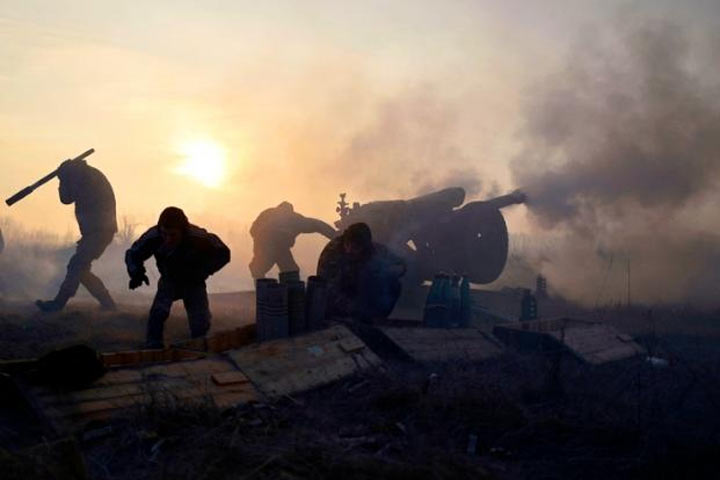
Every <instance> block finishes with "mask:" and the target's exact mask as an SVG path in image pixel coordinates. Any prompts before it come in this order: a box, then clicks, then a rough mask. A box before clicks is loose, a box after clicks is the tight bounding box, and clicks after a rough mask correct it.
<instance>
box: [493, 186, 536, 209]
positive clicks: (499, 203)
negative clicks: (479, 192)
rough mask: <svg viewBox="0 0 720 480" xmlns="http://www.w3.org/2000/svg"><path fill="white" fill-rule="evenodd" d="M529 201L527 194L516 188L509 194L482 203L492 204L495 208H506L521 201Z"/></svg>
mask: <svg viewBox="0 0 720 480" xmlns="http://www.w3.org/2000/svg"><path fill="white" fill-rule="evenodd" d="M526 201H527V195H525V194H524V193H523V192H522V191H520V190H515V191H514V192H512V193H508V194H507V195H502V196H500V197H495V198H492V199H490V200H486V201H484V202H482V203H484V204H485V205H489V206H492V207H494V208H505V207H509V206H510V205H517V204H519V203H525V202H526Z"/></svg>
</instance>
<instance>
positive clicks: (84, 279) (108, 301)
mask: <svg viewBox="0 0 720 480" xmlns="http://www.w3.org/2000/svg"><path fill="white" fill-rule="evenodd" d="M80 282H81V283H82V284H83V286H84V287H85V288H86V289H87V291H88V292H90V294H91V295H92V296H93V297H95V299H96V300H97V301H98V302H100V309H101V310H104V311H106V312H114V311H116V310H117V305H116V304H115V301H114V300H113V299H112V297H111V296H110V292H108V289H107V288H105V285H104V284H103V282H102V280H100V279H99V278H98V277H97V276H96V275H95V274H93V273H92V272H86V273H84V274H83V275H82V276H81V277H80Z"/></svg>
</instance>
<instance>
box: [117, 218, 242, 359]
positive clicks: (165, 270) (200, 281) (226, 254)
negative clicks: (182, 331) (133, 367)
mask: <svg viewBox="0 0 720 480" xmlns="http://www.w3.org/2000/svg"><path fill="white" fill-rule="evenodd" d="M152 256H154V257H155V261H156V262H157V266H158V270H159V271H160V281H159V282H158V289H157V294H156V295H155V300H153V304H152V307H151V308H150V315H149V318H148V326H147V347H149V348H162V347H163V346H164V344H163V330H164V327H165V320H167V318H168V317H169V316H170V308H171V307H172V304H173V303H174V302H175V301H176V300H182V301H183V303H184V304H185V311H186V312H187V315H188V321H189V324H190V334H191V336H192V337H193V338H196V337H202V336H203V335H205V334H206V333H207V331H208V330H209V329H210V319H211V315H210V308H209V302H208V295H207V287H206V285H205V281H206V280H207V278H208V277H209V276H210V275H212V274H214V273H215V272H217V271H218V270H220V269H221V268H223V267H224V266H225V265H226V264H227V263H228V262H229V261H230V249H229V248H228V247H227V246H226V245H225V244H224V243H223V242H222V240H220V238H219V237H218V236H217V235H214V234H212V233H209V232H208V231H206V230H204V229H202V228H200V227H197V226H195V225H192V224H191V223H190V222H189V221H188V219H187V217H186V216H185V213H184V212H183V211H182V210H180V209H179V208H177V207H168V208H166V209H165V210H163V212H162V213H161V214H160V218H159V220H158V224H157V225H156V226H154V227H152V228H150V229H149V230H148V231H147V232H145V233H144V234H143V235H142V236H141V237H140V238H139V239H138V240H137V241H136V242H135V243H133V245H132V246H131V247H130V249H129V250H128V251H127V252H126V253H125V264H126V265H127V270H128V274H129V275H130V283H129V286H130V289H131V290H134V289H136V288H138V287H139V286H141V285H142V284H143V283H145V284H146V285H148V284H149V283H150V281H149V279H148V278H147V275H146V273H145V265H144V263H145V260H147V259H149V258H150V257H152Z"/></svg>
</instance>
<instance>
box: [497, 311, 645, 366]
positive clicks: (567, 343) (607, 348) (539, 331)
mask: <svg viewBox="0 0 720 480" xmlns="http://www.w3.org/2000/svg"><path fill="white" fill-rule="evenodd" d="M493 334H494V335H495V336H496V337H497V338H498V339H500V340H501V341H502V342H503V343H505V344H506V345H508V346H512V347H514V348H517V349H520V350H535V351H552V350H555V351H558V350H563V351H567V352H569V353H571V354H572V355H573V356H575V357H576V358H577V359H579V360H580V361H582V362H585V363H588V364H591V365H601V364H604V363H608V362H614V361H617V360H623V359H627V358H632V357H635V356H638V355H644V354H645V353H646V352H645V349H644V348H643V347H642V346H641V345H639V344H638V343H637V342H635V341H634V340H633V338H632V337H630V336H629V335H626V334H623V333H621V332H619V331H618V330H616V329H615V328H613V327H611V326H610V325H606V324H603V323H600V322H591V321H586V320H575V319H571V318H559V319H552V320H535V321H532V322H517V323H507V324H501V325H496V326H495V327H494V328H493Z"/></svg>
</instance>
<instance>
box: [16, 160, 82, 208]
mask: <svg viewBox="0 0 720 480" xmlns="http://www.w3.org/2000/svg"><path fill="white" fill-rule="evenodd" d="M94 152H95V149H94V148H91V149H90V150H88V151H86V152H83V153H81V154H80V155H78V156H77V157H75V158H73V159H70V160H67V161H68V162H79V161H81V160H84V159H85V158H87V157H89V156H90V155H92V154H93V153H94ZM59 170H60V167H58V168H56V169H55V170H54V171H52V172H50V173H48V174H47V175H45V176H44V177H43V178H41V179H40V180H38V181H37V182H35V183H33V184H32V185H30V186H29V187H25V188H23V189H22V190H20V191H19V192H17V193H16V194H15V195H13V196H12V197H10V198H8V199H7V200H5V203H7V205H8V207H11V206H12V205H14V204H16V203H17V202H19V201H20V200H22V199H23V198H25V197H27V196H28V195H30V194H31V193H33V192H34V191H35V190H36V189H37V188H39V187H41V186H43V185H45V184H46V183H47V182H49V181H50V180H52V179H53V178H55V177H57V174H58V171H59Z"/></svg>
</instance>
